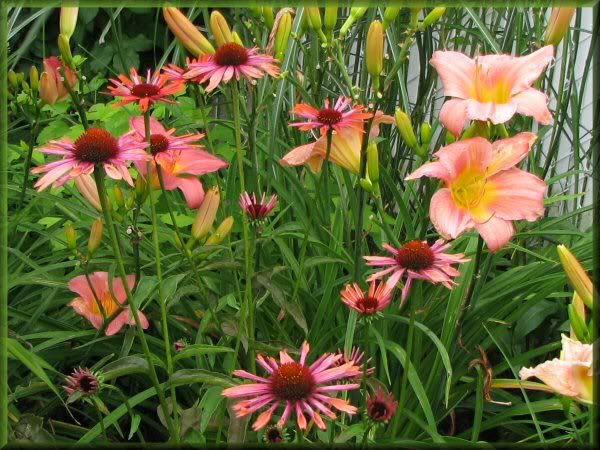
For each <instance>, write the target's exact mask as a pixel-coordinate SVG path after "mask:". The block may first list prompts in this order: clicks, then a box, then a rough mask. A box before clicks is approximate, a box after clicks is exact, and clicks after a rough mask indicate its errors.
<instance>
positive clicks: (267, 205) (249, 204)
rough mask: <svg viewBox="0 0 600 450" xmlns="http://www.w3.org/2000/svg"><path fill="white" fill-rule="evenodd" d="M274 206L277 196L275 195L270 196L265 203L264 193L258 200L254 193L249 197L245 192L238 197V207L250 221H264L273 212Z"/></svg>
mask: <svg viewBox="0 0 600 450" xmlns="http://www.w3.org/2000/svg"><path fill="white" fill-rule="evenodd" d="M276 205H277V195H275V194H273V195H271V198H270V199H269V201H267V198H266V195H265V194H264V193H263V195H262V197H261V198H260V200H258V199H257V198H256V194H255V193H252V195H249V194H248V193H247V192H243V193H242V195H240V206H241V207H242V209H243V210H244V213H246V215H247V216H248V217H249V218H250V219H252V220H262V219H264V218H265V217H267V216H268V215H269V214H270V213H271V211H273V209H274V208H275V206H276Z"/></svg>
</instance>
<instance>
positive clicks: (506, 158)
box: [487, 132, 537, 177]
mask: <svg viewBox="0 0 600 450" xmlns="http://www.w3.org/2000/svg"><path fill="white" fill-rule="evenodd" d="M536 139H537V136H536V135H535V134H534V133H530V132H523V133H519V134H517V135H515V136H513V137H510V138H507V139H500V140H499V141H495V142H494V143H493V144H492V160H491V161H490V164H489V166H488V168H487V176H488V177H489V176H491V175H493V174H495V173H497V172H499V171H501V170H506V169H509V168H511V167H513V166H515V165H516V164H518V163H519V162H520V161H521V160H523V158H525V157H526V156H527V154H528V153H529V152H530V150H531V146H532V145H533V143H534V142H535V140H536Z"/></svg>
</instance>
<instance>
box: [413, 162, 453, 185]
mask: <svg viewBox="0 0 600 450" xmlns="http://www.w3.org/2000/svg"><path fill="white" fill-rule="evenodd" d="M421 177H434V178H439V179H440V180H444V181H449V180H450V174H449V173H448V170H447V169H446V167H445V166H444V165H443V164H442V163H440V162H438V161H434V162H430V163H425V164H423V165H422V166H421V167H419V168H418V169H417V170H415V171H414V172H413V173H411V174H410V175H408V176H407V177H406V178H405V180H416V179H417V178H421Z"/></svg>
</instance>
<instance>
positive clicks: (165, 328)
mask: <svg viewBox="0 0 600 450" xmlns="http://www.w3.org/2000/svg"><path fill="white" fill-rule="evenodd" d="M144 130H145V132H146V141H147V142H148V145H150V109H148V111H146V112H145V113H144ZM152 166H153V161H151V160H149V161H148V163H147V166H146V174H147V177H146V178H147V183H146V186H147V188H148V200H149V201H150V209H151V210H152V244H153V247H154V261H155V266H156V278H157V279H158V303H159V305H160V321H161V324H162V334H163V339H164V343H165V355H166V358H167V373H168V374H169V377H171V375H173V355H172V354H171V350H172V348H171V342H170V339H169V322H168V315H167V303H166V299H165V297H164V292H163V278H162V267H161V264H160V260H161V254H160V242H159V240H158V217H157V214H156V203H155V201H154V193H153V189H152V169H153V167H152ZM156 168H157V171H158V164H156ZM170 390H171V401H172V405H173V422H174V424H175V431H176V432H177V435H179V432H178V431H179V430H178V428H179V427H178V420H177V412H178V411H177V409H178V408H177V397H176V392H175V386H173V385H171V389H170ZM163 413H164V414H165V416H166V415H168V410H163Z"/></svg>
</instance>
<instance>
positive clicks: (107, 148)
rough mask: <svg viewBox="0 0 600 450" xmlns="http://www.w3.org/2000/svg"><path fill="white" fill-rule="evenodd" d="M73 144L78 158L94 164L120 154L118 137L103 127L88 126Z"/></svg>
mask: <svg viewBox="0 0 600 450" xmlns="http://www.w3.org/2000/svg"><path fill="white" fill-rule="evenodd" d="M73 145H74V150H73V153H74V155H75V158H76V159H78V160H79V161H83V162H88V163H93V164H99V163H103V162H106V161H108V160H110V159H112V158H114V157H116V156H117V155H118V154H119V143H118V141H117V139H116V138H115V137H114V136H113V135H112V134H110V133H109V132H108V131H106V130H103V129H101V128H88V129H87V131H85V133H83V134H82V135H81V136H79V137H78V138H77V140H76V141H75V143H74V144H73Z"/></svg>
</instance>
